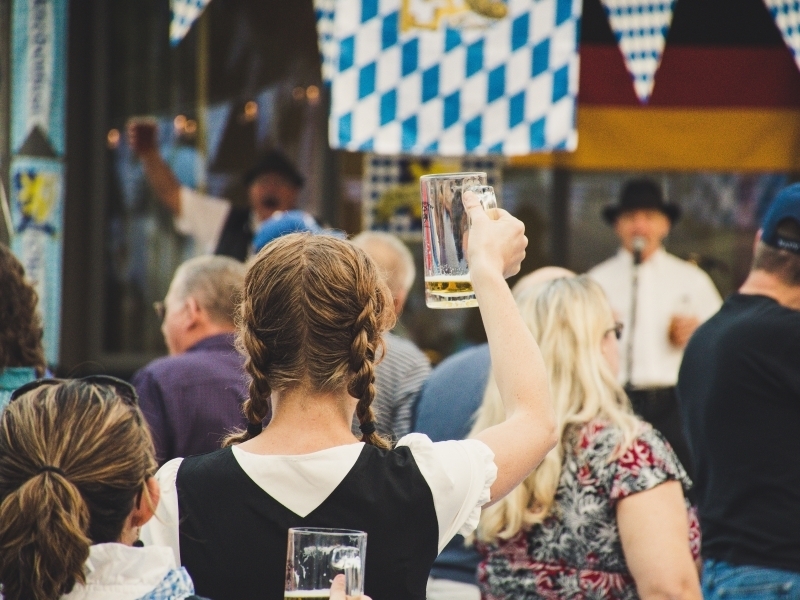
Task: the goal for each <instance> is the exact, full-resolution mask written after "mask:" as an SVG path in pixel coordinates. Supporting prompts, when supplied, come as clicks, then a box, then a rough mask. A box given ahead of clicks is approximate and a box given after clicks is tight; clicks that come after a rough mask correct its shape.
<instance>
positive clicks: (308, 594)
mask: <svg viewBox="0 0 800 600" xmlns="http://www.w3.org/2000/svg"><path fill="white" fill-rule="evenodd" d="M330 597H331V591H330V590H294V591H291V592H283V598H284V600H290V599H291V600H319V599H320V598H330Z"/></svg>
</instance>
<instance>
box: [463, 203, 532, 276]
mask: <svg viewBox="0 0 800 600" xmlns="http://www.w3.org/2000/svg"><path fill="white" fill-rule="evenodd" d="M462 200H463V202H464V208H465V209H466V211H467V214H468V215H469V218H470V223H471V225H470V228H469V233H468V239H467V240H465V245H466V246H467V257H468V261H469V270H470V274H471V275H473V277H474V276H475V275H478V276H480V275H482V274H484V273H486V274H491V275H495V274H500V275H502V276H503V277H504V278H506V277H511V276H512V275H516V274H517V273H519V269H520V263H522V260H523V259H524V258H525V248H526V247H527V245H528V238H526V237H525V225H523V223H522V221H520V220H519V219H517V218H515V217H512V216H511V215H510V214H509V213H508V212H506V211H504V210H502V209H499V208H498V209H496V213H497V215H498V216H497V218H496V219H492V218H490V217H489V215H488V214H486V211H484V210H483V207H482V206H481V203H480V200H478V196H477V195H475V194H474V193H472V192H466V193H464V195H463V196H462ZM473 281H474V279H473Z"/></svg>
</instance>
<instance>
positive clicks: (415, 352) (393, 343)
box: [384, 332, 430, 363]
mask: <svg viewBox="0 0 800 600" xmlns="http://www.w3.org/2000/svg"><path fill="white" fill-rule="evenodd" d="M384 340H385V342H386V347H387V350H389V349H391V350H390V352H389V353H388V354H387V356H391V354H392V353H394V354H401V355H403V356H404V357H406V358H407V359H414V360H415V361H418V362H419V361H424V362H426V363H430V361H429V360H428V357H427V356H426V355H425V353H424V352H423V351H422V350H420V349H419V347H418V346H417V345H416V344H415V343H414V342H412V341H411V340H409V339H406V338H404V337H400V336H399V335H395V334H394V333H391V332H387V333H386V334H385V338H384Z"/></svg>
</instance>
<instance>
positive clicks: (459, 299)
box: [425, 275, 478, 308]
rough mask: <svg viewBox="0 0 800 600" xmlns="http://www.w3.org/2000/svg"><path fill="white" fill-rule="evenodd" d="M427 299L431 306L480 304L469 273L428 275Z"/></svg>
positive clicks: (426, 281)
mask: <svg viewBox="0 0 800 600" xmlns="http://www.w3.org/2000/svg"><path fill="white" fill-rule="evenodd" d="M425 301H426V303H427V305H428V307H429V308H467V307H470V306H478V301H477V300H476V299H475V292H474V291H473V290H472V281H471V280H470V278H469V275H435V276H433V277H426V278H425Z"/></svg>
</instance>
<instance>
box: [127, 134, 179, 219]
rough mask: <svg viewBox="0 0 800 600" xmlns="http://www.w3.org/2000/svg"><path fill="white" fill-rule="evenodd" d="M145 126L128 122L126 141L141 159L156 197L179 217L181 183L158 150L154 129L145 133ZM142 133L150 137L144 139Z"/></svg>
mask: <svg viewBox="0 0 800 600" xmlns="http://www.w3.org/2000/svg"><path fill="white" fill-rule="evenodd" d="M147 127H149V125H142V124H140V123H136V122H131V123H128V142H129V144H130V146H131V149H132V150H133V151H134V152H135V153H136V155H137V156H138V157H139V160H141V161H142V166H143V167H144V174H145V177H147V181H148V182H149V183H150V186H151V187H152V188H153V191H154V192H155V194H156V196H157V197H158V199H159V200H160V201H161V203H162V204H163V205H164V206H166V207H167V208H168V209H169V211H170V212H171V213H172V214H173V216H175V217H179V216H180V214H181V184H180V182H179V181H178V178H177V177H175V173H173V172H172V169H171V168H170V166H169V165H168V164H167V163H166V161H165V160H164V158H163V157H162V156H161V153H160V152H159V151H158V144H157V143H155V135H156V133H155V130H152V131H149V132H147V133H146V134H145V132H144V131H143V128H147ZM152 127H153V128H154V126H152ZM144 135H147V136H148V137H149V138H152V139H147V140H144V139H143V136H144Z"/></svg>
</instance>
